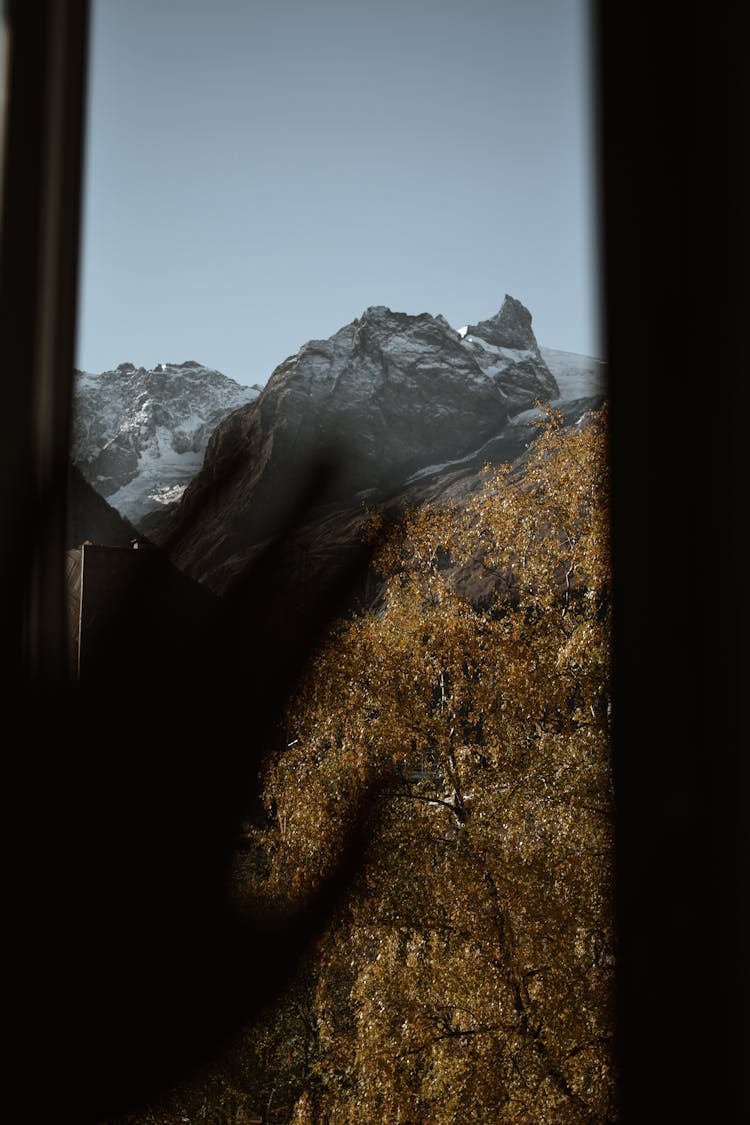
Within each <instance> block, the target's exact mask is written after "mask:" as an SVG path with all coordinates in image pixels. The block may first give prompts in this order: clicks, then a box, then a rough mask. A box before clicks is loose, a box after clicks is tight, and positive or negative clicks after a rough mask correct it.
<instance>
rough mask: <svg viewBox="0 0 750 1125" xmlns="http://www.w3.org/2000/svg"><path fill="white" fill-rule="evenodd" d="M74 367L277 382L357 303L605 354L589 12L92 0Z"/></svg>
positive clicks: (499, 0)
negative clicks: (190, 362) (527, 333)
mask: <svg viewBox="0 0 750 1125" xmlns="http://www.w3.org/2000/svg"><path fill="white" fill-rule="evenodd" d="M92 10H93V27H92V52H91V67H90V79H89V122H88V130H87V157H86V174H85V193H84V235H83V257H82V278H81V300H80V320H79V336H78V356H77V365H78V366H79V367H82V368H84V369H85V370H89V371H101V370H104V369H107V368H112V367H115V366H116V365H117V364H118V363H122V362H124V361H126V360H127V361H131V362H133V363H136V364H138V365H140V364H143V365H144V366H146V367H150V366H152V365H154V364H156V363H162V362H182V361H183V360H187V359H196V360H199V361H200V362H202V363H205V364H207V365H208V366H211V367H216V368H218V369H219V370H220V371H223V372H224V373H225V374H227V375H230V376H231V377H232V378H234V379H237V380H238V381H239V382H243V383H255V382H258V383H264V382H265V381H266V379H267V378H268V376H269V375H270V374H271V372H272V370H273V369H274V367H275V366H276V365H277V364H278V363H280V362H281V361H282V360H283V359H285V358H286V357H287V356H288V355H291V354H293V353H294V352H296V351H297V350H298V349H299V347H300V346H301V345H302V344H303V343H305V342H306V341H307V340H309V339H313V338H324V337H327V336H330V335H331V334H332V333H333V332H335V331H336V330H337V329H338V328H340V327H341V326H342V325H344V324H347V323H348V322H349V321H351V320H352V319H353V318H354V317H356V316H359V315H360V314H361V313H362V312H363V310H364V309H365V308H367V307H368V306H369V305H387V306H388V307H390V308H391V309H394V310H398V311H401V312H408V313H412V314H413V313H420V312H430V313H433V314H436V313H442V314H443V315H444V316H445V317H446V318H447V319H448V321H449V322H450V323H451V324H453V325H454V326H455V327H456V328H458V327H461V326H462V325H464V324H466V323H467V322H472V321H477V320H480V319H483V318H485V317H487V316H491V315H492V314H493V313H494V312H496V311H497V309H498V308H499V307H500V304H501V302H502V299H503V296H504V294H505V293H506V292H507V293H510V294H512V295H513V296H514V297H517V298H518V299H519V300H521V301H523V302H524V304H526V305H527V306H528V307H529V309H530V310H531V313H532V315H533V318H534V321H533V322H534V329H535V332H536V335H537V338H538V340H539V342H540V344H542V345H547V346H549V347H556V348H562V349H564V350H568V351H577V352H582V353H584V354H588V355H599V354H601V347H600V343H599V331H598V328H599V326H598V290H597V247H596V234H597V222H596V213H595V186H594V171H593V155H594V154H593V135H592V129H593V125H592V105H591V88H590V71H591V60H590V57H589V41H588V30H589V29H588V5H587V3H586V0H450V2H449V0H432V2H430V0H93V3H92Z"/></svg>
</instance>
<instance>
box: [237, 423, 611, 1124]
mask: <svg viewBox="0 0 750 1125" xmlns="http://www.w3.org/2000/svg"><path fill="white" fill-rule="evenodd" d="M608 537H609V510H608V485H607V438H606V419H605V418H604V416H603V415H602V414H600V415H598V416H594V417H592V418H591V419H589V420H586V421H585V422H583V423H582V424H579V425H578V426H576V427H572V428H570V427H564V426H563V425H562V422H561V419H560V418H559V417H557V416H555V415H554V414H553V413H549V414H548V416H547V418H546V419H545V421H544V424H543V425H542V426H541V432H540V435H539V437H538V439H537V440H536V441H535V443H534V444H533V446H532V447H531V451H530V453H529V455H528V458H527V461H526V463H525V464H524V465H523V466H522V468H521V469H520V470H519V469H516V470H513V469H511V467H510V466H504V467H502V468H499V469H498V468H490V467H488V468H487V469H486V471H485V474H484V481H483V484H482V487H481V488H480V489H479V490H478V491H477V492H476V493H475V494H474V495H473V497H472V498H471V499H470V500H469V502H467V503H465V504H462V505H457V504H455V505H452V506H448V505H444V506H426V507H423V508H421V509H419V510H418V511H414V512H412V513H410V514H408V515H407V516H406V517H405V519H404V521H403V523H402V524H401V525H399V526H398V527H396V528H394V529H392V530H391V531H390V532H387V533H386V534H384V535H383V533H382V530H381V532H380V539H381V542H380V546H379V550H378V554H377V557H376V560H375V566H376V568H377V569H378V570H379V571H380V573H381V575H382V576H383V586H382V592H381V594H380V597H379V598H378V600H377V602H376V604H375V605H374V606H373V607H372V608H371V609H370V610H369V611H368V612H365V613H362V614H359V615H356V616H354V617H353V618H352V619H351V620H349V621H347V622H345V623H341V624H340V625H339V626H338V627H337V628H336V629H335V630H334V631H333V632H332V633H331V635H330V637H329V638H328V640H327V643H326V644H325V645H324V646H323V647H322V649H321V650H320V652H319V653H318V655H317V658H316V659H315V661H314V662H313V664H312V666H311V667H310V669H309V671H308V673H307V675H306V677H305V680H304V682H303V684H302V685H301V688H300V690H299V693H298V695H297V697H296V699H295V700H294V701H293V703H292V705H291V706H290V708H289V711H288V715H287V729H286V737H285V738H284V746H283V748H282V749H280V750H277V751H275V752H273V753H271V754H270V755H269V757H268V760H267V762H266V765H265V776H264V785H265V787H264V793H265V807H266V813H267V819H266V822H265V823H264V824H263V825H262V826H260V827H256V829H255V843H256V845H257V846H258V847H259V849H260V851H261V853H262V854H263V855H264V857H265V862H264V864H263V865H260V866H258V867H257V868H256V872H257V874H256V883H255V887H254V890H255V892H256V893H257V894H259V895H261V896H265V898H266V901H268V902H270V903H273V904H276V905H277V906H279V907H281V906H283V904H284V903H286V902H288V901H291V900H293V899H294V898H295V897H297V896H298V895H299V894H301V893H304V892H305V890H306V889H309V888H311V887H313V886H314V885H315V883H316V880H318V879H319V878H320V877H321V876H322V875H323V873H324V872H325V871H326V870H327V869H328V868H329V866H330V864H331V863H332V862H333V861H334V859H335V856H336V853H337V849H338V847H339V845H340V840H341V839H342V837H343V835H344V833H345V830H346V825H347V820H348V818H349V817H350V816H351V814H352V809H353V808H354V807H356V805H357V803H358V801H360V800H361V799H362V796H363V794H365V793H366V791H367V786H368V784H370V782H371V781H372V778H373V777H374V776H377V777H378V778H379V781H380V784H379V788H378V790H377V794H378V795H377V797H376V798H374V799H373V808H372V816H371V829H372V836H371V840H370V843H369V847H368V853H367V863H366V866H365V869H364V871H363V873H362V876H361V879H360V881H359V884H358V887H357V891H356V893H355V894H354V895H353V896H352V897H351V898H350V900H349V901H348V902H347V904H346V907H345V908H343V909H342V910H341V911H339V913H338V915H337V916H336V919H335V921H334V923H333V924H332V925H331V926H330V927H329V930H328V932H327V933H326V935H325V937H324V939H323V940H322V941H321V943H320V944H319V946H318V948H317V950H316V952H315V955H314V956H313V958H312V959H311V962H310V964H309V966H308V969H307V977H306V981H307V984H306V993H305V995H306V1001H305V1005H304V1020H303V1023H304V1026H305V1028H306V1031H305V1034H304V1035H303V1036H302V1040H304V1049H303V1046H302V1040H301V1041H300V1044H299V1045H298V1051H297V1057H296V1058H295V1059H293V1060H290V1062H291V1063H292V1070H293V1071H294V1081H292V1082H291V1083H290V1089H291V1090H292V1093H293V1095H294V1097H293V1103H294V1109H293V1112H292V1120H293V1121H294V1122H296V1123H297V1125H302V1123H303V1122H305V1123H307V1122H310V1123H316V1125H317V1123H319V1122H320V1123H322V1122H330V1123H337V1125H338V1123H341V1125H343V1123H346V1125H355V1123H357V1125H359V1123H361V1125H370V1123H371V1122H373V1121H393V1122H403V1123H407V1122H412V1123H414V1125H416V1123H418V1122H423V1121H427V1120H429V1121H430V1122H434V1123H435V1125H443V1123H444V1125H448V1123H452V1122H455V1121H458V1120H461V1121H466V1122H471V1121H475V1122H482V1123H486V1122H487V1121H490V1120H492V1121H503V1122H518V1123H522V1122H524V1123H526V1122H528V1123H531V1122H534V1123H537V1122H545V1121H549V1122H555V1125H561V1123H565V1122H571V1123H572V1122H583V1121H591V1122H597V1123H598V1125H601V1123H602V1122H606V1121H610V1120H615V1118H616V1107H615V1077H614V1069H615V1064H614V1051H613V1015H612V995H613V972H614V933H613V923H612V884H613V871H612V862H613V855H612V850H613V820H612V817H613V801H612V789H611V774H610V761H609V710H610V705H609V677H610V566H609V538H608ZM301 987H302V986H301V985H300V988H301ZM299 995H300V994H298V995H297V998H296V1000H295V999H294V998H290V1001H289V1002H290V1003H291V1004H292V1005H293V1006H294V1004H295V1003H296V1004H297V1010H298V1012H299V1013H301V1012H302V1008H301V1007H299ZM300 1018H302V1017H301V1015H300Z"/></svg>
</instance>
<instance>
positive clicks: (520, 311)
mask: <svg viewBox="0 0 750 1125" xmlns="http://www.w3.org/2000/svg"><path fill="white" fill-rule="evenodd" d="M466 335H467V336H478V337H479V338H480V339H482V340H484V341H485V342H486V343H488V344H492V345H494V346H495V347H498V348H515V349H521V350H532V351H533V350H536V349H537V341H536V337H535V335H534V332H533V329H532V327H531V313H530V312H529V310H528V309H527V308H526V307H525V305H522V304H521V302H520V301H518V300H516V298H515V297H511V296H509V295H508V294H507V293H506V295H505V300H504V301H503V304H502V307H501V308H500V310H499V312H497V313H495V315H494V316H491V317H488V319H487V320H480V322H479V323H478V324H472V325H470V326H469V327H468V328H467V330H466Z"/></svg>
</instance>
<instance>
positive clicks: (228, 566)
mask: <svg viewBox="0 0 750 1125" xmlns="http://www.w3.org/2000/svg"><path fill="white" fill-rule="evenodd" d="M553 361H554V363H555V365H556V366H557V367H558V369H559V370H561V372H562V373H563V374H562V380H563V382H564V383H565V382H567V384H568V385H569V388H570V389H572V386H573V384H571V380H573V382H574V383H575V389H576V398H578V397H579V396H578V394H577V392H578V390H580V389H582V388H583V383H584V381H585V380H584V374H583V373H582V372H580V371H579V372H578V375H575V373H574V367H575V365H574V363H573V361H572V359H571V360H569V361H568V362H567V365H566V363H564V362H563V361H562V359H561V358H560V357H557V356H553ZM579 366H580V365H579ZM576 379H577V380H578V381H577V382H575V380H576ZM538 401H554V402H560V401H561V386H560V385H558V382H557V380H556V377H555V375H554V374H553V372H552V371H551V370H550V367H549V366H548V364H547V362H546V361H545V357H544V355H543V353H542V351H541V349H540V348H539V345H538V344H537V341H536V338H535V336H534V333H533V331H532V327H531V314H530V313H529V311H528V309H526V308H525V307H524V306H523V305H522V304H521V302H520V301H517V300H515V299H514V298H513V297H510V296H506V298H505V300H504V302H503V305H502V307H501V309H500V310H499V312H498V313H496V314H495V315H494V316H492V317H490V318H488V319H487V320H483V321H480V322H479V323H477V324H476V325H471V326H466V327H465V328H461V329H456V328H453V327H451V325H450V324H449V323H448V322H447V321H446V320H445V318H444V317H442V316H439V315H438V316H432V315H430V314H428V313H422V314H420V315H418V316H409V315H407V314H405V313H398V312H392V311H391V310H390V309H388V308H385V307H383V306H375V307H371V308H368V309H367V310H366V311H365V312H364V313H363V314H362V316H361V317H359V318H357V319H356V320H354V321H352V322H351V324H348V325H345V326H344V327H343V328H341V329H340V330H339V331H338V332H337V333H335V334H334V335H333V336H331V337H330V338H329V339H328V340H312V341H310V342H309V343H307V344H305V345H304V346H303V347H302V348H300V350H299V351H298V352H297V353H296V354H295V355H293V356H290V357H289V358H288V359H286V360H285V361H284V362H283V363H281V364H280V365H279V366H278V367H277V368H276V370H275V371H274V372H273V374H272V376H271V378H270V379H269V381H268V383H267V384H266V386H265V388H264V389H263V391H262V392H261V394H260V395H259V396H258V398H257V399H256V400H255V401H254V402H252V403H250V404H249V405H248V406H245V407H243V408H242V409H240V410H237V411H235V412H234V413H233V414H232V415H231V416H230V417H229V418H227V419H226V420H225V421H224V422H223V423H222V424H221V425H220V426H219V427H218V428H217V430H216V431H215V433H214V434H213V436H212V438H211V440H210V442H209V445H208V447H207V450H206V457H205V461H204V465H203V468H202V469H201V471H200V472H199V473H198V474H197V476H196V477H195V479H194V480H193V481H192V482H191V484H190V486H189V487H188V489H187V490H186V492H185V495H184V496H183V498H182V501H181V503H180V505H179V507H178V509H177V511H176V513H175V514H174V515H173V517H172V518H171V519H170V521H169V525H168V526H165V527H164V528H163V529H162V532H161V534H160V535H159V536H158V538H159V539H160V540H161V542H162V543H163V544H164V545H165V547H167V549H168V550H169V551H170V553H171V556H172V559H173V561H174V562H176V564H177V565H178V566H181V567H183V568H184V569H186V570H187V571H188V572H189V573H190V574H192V575H193V577H196V578H199V579H202V580H204V581H207V582H208V583H209V585H211V586H213V588H214V589H216V590H221V589H223V588H225V586H226V584H227V582H229V581H231V577H232V575H233V574H236V573H238V572H239V571H240V570H241V568H242V566H243V565H244V562H243V560H246V559H247V558H249V557H250V556H251V555H252V553H253V550H254V549H255V546H256V545H257V544H258V543H260V542H262V541H263V540H264V539H265V538H267V536H268V535H269V534H271V533H272V531H273V530H274V528H275V526H276V525H277V522H278V519H279V515H280V512H281V511H283V507H284V504H285V502H286V501H287V500H288V498H289V497H292V496H294V495H295V493H297V492H298V490H299V488H300V486H301V485H303V484H304V480H305V476H306V473H307V472H308V471H309V468H310V465H311V464H314V463H315V461H316V459H321V458H322V459H326V458H330V457H331V456H332V455H333V456H335V457H336V458H337V462H338V465H337V467H338V473H337V476H336V478H335V482H334V484H333V485H332V486H331V487H330V489H329V491H328V493H327V495H326V498H325V503H326V504H327V505H328V509H329V510H333V509H337V510H338V511H342V510H343V509H344V508H346V507H347V506H353V507H354V508H356V509H358V510H359V512H360V513H361V512H362V510H363V505H364V504H367V505H373V504H380V503H382V502H384V501H386V500H387V499H388V498H389V497H393V496H394V495H395V494H397V493H399V492H403V490H404V489H405V488H407V487H408V486H409V485H410V483H413V482H414V481H415V479H418V478H420V477H422V476H424V477H433V478H434V476H435V475H436V474H437V473H439V472H442V471H444V470H445V469H446V468H447V467H453V466H455V465H457V464H464V465H466V464H473V463H474V462H475V461H476V462H477V463H478V464H479V465H481V464H482V461H483V460H484V461H487V460H493V459H494V460H507V459H510V458H511V457H515V456H517V455H518V454H519V453H521V452H522V451H523V449H524V448H525V445H526V443H527V442H528V441H529V439H530V437H531V435H532V434H533V432H534V430H533V427H531V426H530V424H529V422H530V417H531V415H532V414H533V413H534V412H535V410H536V406H535V404H536V403H537V402H538ZM582 401H583V400H582ZM420 487H423V485H422V484H421V483H420Z"/></svg>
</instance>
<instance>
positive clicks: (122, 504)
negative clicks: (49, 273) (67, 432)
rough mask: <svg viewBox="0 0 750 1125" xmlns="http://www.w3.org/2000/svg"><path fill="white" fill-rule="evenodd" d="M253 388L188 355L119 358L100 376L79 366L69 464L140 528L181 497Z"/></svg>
mask: <svg viewBox="0 0 750 1125" xmlns="http://www.w3.org/2000/svg"><path fill="white" fill-rule="evenodd" d="M258 393H259V388H258V387H243V386H241V385H240V384H239V383H236V382H234V380H232V379H229V378H227V376H226V375H222V374H221V372H219V371H215V370H213V369H212V368H208V367H204V366H203V365H202V364H200V363H196V362H195V361H192V360H189V361H187V362H186V363H162V364H157V366H156V367H153V368H151V369H149V370H146V368H144V367H135V366H134V365H133V364H132V363H121V364H120V366H119V367H118V368H116V370H114V371H103V372H101V373H100V374H90V373H88V372H83V371H77V372H76V374H75V382H74V427H73V443H72V445H73V448H72V457H73V461H74V463H75V465H76V466H77V467H78V469H79V470H80V472H81V473H82V475H83V476H84V478H85V479H86V480H87V481H88V482H89V483H90V484H91V485H93V487H94V488H95V489H96V491H97V492H98V493H99V494H100V495H102V496H104V497H106V498H107V500H108V502H109V504H110V505H111V506H112V507H113V508H115V509H117V511H118V512H119V513H120V514H121V515H123V516H124V517H126V518H127V519H128V520H130V521H131V522H132V523H133V524H135V525H136V526H137V527H140V526H141V522H142V521H143V520H144V518H145V517H147V516H148V515H149V513H153V512H157V511H163V510H164V508H165V507H167V506H169V505H170V504H173V503H175V502H176V501H177V500H178V499H179V498H180V496H181V495H182V492H183V491H184V489H185V487H186V485H187V484H188V482H189V481H190V480H191V479H192V477H193V476H194V475H195V473H196V472H197V471H198V469H199V468H200V465H201V462H202V460H203V453H204V451H205V448H206V444H207V442H208V439H209V437H210V435H211V433H212V432H213V430H214V429H215V428H216V426H217V425H218V424H219V422H221V421H222V420H223V419H224V418H225V417H226V416H227V415H228V414H229V413H230V412H231V411H232V410H235V409H237V407H240V406H244V405H246V404H247V403H248V402H250V401H252V399H254V398H256V397H257V395H258Z"/></svg>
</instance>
